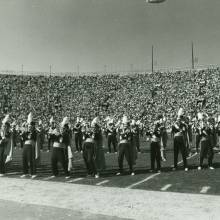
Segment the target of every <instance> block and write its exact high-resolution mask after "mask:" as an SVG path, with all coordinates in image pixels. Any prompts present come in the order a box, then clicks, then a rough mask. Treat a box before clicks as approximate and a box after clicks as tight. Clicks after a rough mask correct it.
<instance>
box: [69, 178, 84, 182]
mask: <svg viewBox="0 0 220 220" xmlns="http://www.w3.org/2000/svg"><path fill="white" fill-rule="evenodd" d="M83 179H84V178H76V179H72V180H68V181H66V183H74V182H78V181H80V180H83Z"/></svg>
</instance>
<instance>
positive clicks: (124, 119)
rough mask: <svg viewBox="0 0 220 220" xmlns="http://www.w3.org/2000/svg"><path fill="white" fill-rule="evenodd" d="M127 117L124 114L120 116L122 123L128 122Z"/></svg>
mask: <svg viewBox="0 0 220 220" xmlns="http://www.w3.org/2000/svg"><path fill="white" fill-rule="evenodd" d="M128 122H129V121H128V117H127V116H126V115H124V116H123V118H122V124H128Z"/></svg>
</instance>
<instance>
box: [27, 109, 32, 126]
mask: <svg viewBox="0 0 220 220" xmlns="http://www.w3.org/2000/svg"><path fill="white" fill-rule="evenodd" d="M31 122H33V114H32V112H30V113H29V115H28V118H27V124H29V125H30V124H31Z"/></svg>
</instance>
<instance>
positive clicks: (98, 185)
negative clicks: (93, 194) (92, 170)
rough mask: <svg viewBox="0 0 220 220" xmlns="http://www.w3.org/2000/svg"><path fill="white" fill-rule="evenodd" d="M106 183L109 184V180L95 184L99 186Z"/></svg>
mask: <svg viewBox="0 0 220 220" xmlns="http://www.w3.org/2000/svg"><path fill="white" fill-rule="evenodd" d="M108 182H109V180H103V181H102V182H99V183H96V186H101V185H103V184H105V183H108Z"/></svg>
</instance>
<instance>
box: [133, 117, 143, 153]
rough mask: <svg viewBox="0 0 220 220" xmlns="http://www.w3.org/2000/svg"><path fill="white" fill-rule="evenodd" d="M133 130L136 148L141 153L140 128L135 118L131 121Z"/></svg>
mask: <svg viewBox="0 0 220 220" xmlns="http://www.w3.org/2000/svg"><path fill="white" fill-rule="evenodd" d="M131 132H132V144H133V145H134V147H135V149H136V150H137V151H138V153H140V152H141V151H140V130H139V127H138V125H137V124H136V122H135V120H132V121H131Z"/></svg>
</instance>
